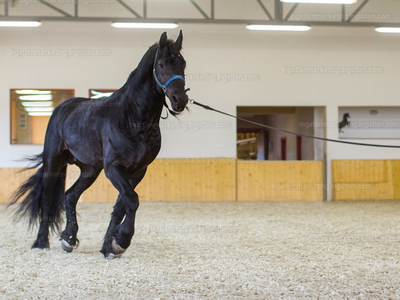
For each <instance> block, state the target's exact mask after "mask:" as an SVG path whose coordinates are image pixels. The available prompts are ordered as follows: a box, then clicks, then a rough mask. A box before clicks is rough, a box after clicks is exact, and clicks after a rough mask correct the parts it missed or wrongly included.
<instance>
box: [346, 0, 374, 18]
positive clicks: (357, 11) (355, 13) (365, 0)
mask: <svg viewBox="0 0 400 300" xmlns="http://www.w3.org/2000/svg"><path fill="white" fill-rule="evenodd" d="M368 1H369V0H364V2H363V3H361V4H360V5H359V6H358V7H357V9H356V10H355V11H354V12H353V13H352V14H351V16H350V17H349V18H348V19H347V20H346V22H351V20H353V18H354V17H355V16H356V15H357V14H358V13H359V12H360V10H361V9H362V8H363V7H364V6H365V4H367V2H368Z"/></svg>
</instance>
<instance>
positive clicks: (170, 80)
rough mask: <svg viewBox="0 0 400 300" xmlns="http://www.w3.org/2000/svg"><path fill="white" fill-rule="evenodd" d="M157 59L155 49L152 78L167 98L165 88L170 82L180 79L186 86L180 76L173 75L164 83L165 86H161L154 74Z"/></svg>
mask: <svg viewBox="0 0 400 300" xmlns="http://www.w3.org/2000/svg"><path fill="white" fill-rule="evenodd" d="M157 57H158V49H157V52H156V57H155V58H154V64H153V76H154V79H155V81H156V83H157V85H158V86H159V87H160V88H161V89H162V90H163V92H164V95H165V96H167V97H168V95H167V87H168V86H169V85H170V83H171V82H172V81H174V80H176V79H181V80H183V84H186V82H185V78H183V76H181V75H174V76H172V77H171V78H170V79H168V80H167V82H166V83H165V84H162V83H161V82H160V81H159V80H158V78H157V74H156V62H157Z"/></svg>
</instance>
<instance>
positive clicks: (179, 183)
mask: <svg viewBox="0 0 400 300" xmlns="http://www.w3.org/2000/svg"><path fill="white" fill-rule="evenodd" d="M136 191H137V193H138V194H139V196H140V198H141V199H143V200H164V201H215V200H223V201H224V200H235V198H236V193H235V191H236V159H157V160H156V161H155V162H153V163H152V164H151V165H150V166H149V169H148V171H147V174H146V176H145V178H144V179H143V181H142V182H141V183H140V184H139V185H138V187H137V188H136Z"/></svg>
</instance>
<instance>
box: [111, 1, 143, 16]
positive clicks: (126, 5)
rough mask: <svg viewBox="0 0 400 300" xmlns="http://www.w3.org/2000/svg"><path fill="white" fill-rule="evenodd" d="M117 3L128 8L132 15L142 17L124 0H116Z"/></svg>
mask: <svg viewBox="0 0 400 300" xmlns="http://www.w3.org/2000/svg"><path fill="white" fill-rule="evenodd" d="M117 2H118V3H119V4H121V5H122V6H123V7H125V9H126V10H128V11H129V12H130V13H131V14H132V15H134V16H135V17H136V18H142V16H141V15H139V14H138V13H137V12H136V11H134V10H133V9H132V8H130V7H129V6H128V4H126V3H125V2H124V1H122V0H118V1H117Z"/></svg>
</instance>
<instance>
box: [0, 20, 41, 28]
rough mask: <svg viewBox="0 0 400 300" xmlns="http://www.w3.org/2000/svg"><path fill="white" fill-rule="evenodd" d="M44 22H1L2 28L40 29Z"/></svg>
mask: <svg viewBox="0 0 400 300" xmlns="http://www.w3.org/2000/svg"><path fill="white" fill-rule="evenodd" d="M40 25H42V22H31V21H0V27H38V26H40Z"/></svg>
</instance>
